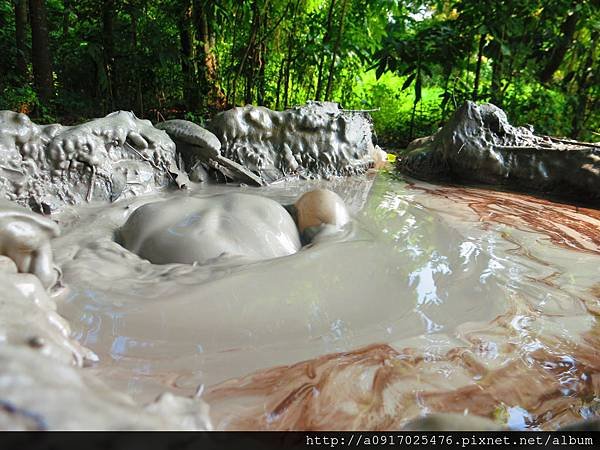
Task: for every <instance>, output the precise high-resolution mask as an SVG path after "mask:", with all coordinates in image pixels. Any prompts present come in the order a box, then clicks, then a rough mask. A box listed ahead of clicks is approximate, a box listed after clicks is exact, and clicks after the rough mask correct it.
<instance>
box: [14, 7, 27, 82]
mask: <svg viewBox="0 0 600 450" xmlns="http://www.w3.org/2000/svg"><path fill="white" fill-rule="evenodd" d="M14 1H15V39H16V44H17V72H18V74H19V75H20V76H21V77H22V78H24V79H26V78H27V75H28V73H27V72H28V71H27V0H14Z"/></svg>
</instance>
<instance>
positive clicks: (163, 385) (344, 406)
mask: <svg viewBox="0 0 600 450" xmlns="http://www.w3.org/2000/svg"><path fill="white" fill-rule="evenodd" d="M317 186H326V187H328V188H330V189H332V190H334V191H336V192H337V193H338V194H339V195H340V196H341V197H342V198H343V199H344V200H345V201H346V203H347V204H348V206H349V209H350V211H351V213H352V215H353V217H354V221H353V223H352V224H351V226H348V227H347V228H346V229H345V230H344V233H342V234H341V235H337V236H333V237H330V238H328V239H323V240H322V241H320V242H318V243H316V244H315V245H313V246H310V247H308V248H303V249H302V250H301V251H300V252H298V253H296V254H293V255H290V256H285V257H282V258H277V259H272V260H267V261H260V262H255V263H250V264H242V263H239V262H236V261H223V262H218V263H215V264H213V265H208V266H192V265H184V264H167V265H152V264H150V263H149V262H148V261H145V260H142V259H141V258H139V257H137V256H136V255H134V254H132V253H130V252H129V251H127V250H125V249H124V248H123V247H121V246H120V245H119V244H117V243H116V242H115V240H114V232H115V230H116V229H117V228H118V227H119V226H121V225H122V224H123V223H124V222H125V220H126V219H127V217H128V216H129V214H131V212H132V211H133V210H135V208H136V207H138V206H139V205H141V204H144V203H147V202H150V201H155V200H156V199H157V198H160V199H164V198H165V197H177V196H182V195H190V196H193V197H198V198H203V197H209V196H211V195H215V194H219V193H224V192H234V191H235V192H239V191H243V192H246V193H255V194H258V195H264V196H267V197H270V198H272V199H275V200H277V201H279V202H281V203H291V202H292V201H293V200H294V199H295V198H297V196H298V195H300V193H302V192H304V191H307V190H309V189H312V188H314V187H317ZM58 220H59V221H60V224H61V226H62V228H63V230H64V232H63V236H62V237H60V238H58V239H56V240H55V241H53V247H54V250H55V254H56V259H57V262H58V264H59V265H60V266H61V267H62V270H63V278H64V282H65V285H66V288H65V289H64V291H63V293H62V294H61V298H60V299H59V300H58V304H59V312H60V313H61V314H62V315H64V316H65V317H66V318H67V319H68V320H69V321H70V323H71V326H72V328H73V330H74V332H75V335H76V337H77V339H78V340H80V341H81V342H82V343H83V344H84V345H86V346H88V347H90V348H91V349H92V350H94V351H95V352H96V353H97V354H98V356H99V358H100V360H99V362H98V364H97V365H95V366H94V367H91V368H88V369H86V370H89V371H92V372H94V373H95V374H97V375H98V376H99V377H100V378H102V379H103V380H104V381H105V382H107V383H109V384H111V385H112V386H114V387H116V388H118V389H121V390H124V391H126V392H128V393H129V394H131V395H133V396H134V397H135V398H137V399H138V400H140V401H147V400H150V399H152V398H154V397H155V396H156V394H157V393H159V392H161V391H163V390H165V389H167V390H171V391H174V392H177V393H181V394H193V393H194V392H196V391H200V392H201V395H202V396H203V398H204V399H205V400H206V401H208V402H209V403H210V405H211V411H212V416H213V422H214V424H215V426H216V427H217V428H231V429H298V428H301V429H305V428H311V429H334V428H335V429H349V428H377V429H382V428H395V427H398V426H401V425H402V424H403V423H405V422H406V421H408V420H410V419H412V418H414V417H416V416H418V415H421V414H424V413H429V412H459V413H471V414H477V415H482V416H487V417H490V418H493V419H495V420H497V421H498V423H500V424H508V425H510V426H513V427H516V428H534V429H535V428H555V427H557V426H559V425H561V424H564V423H568V422H571V421H573V420H576V419H577V418H581V417H587V416H590V415H594V414H595V413H596V411H597V410H598V409H599V408H598V395H599V391H600V355H599V351H598V348H599V344H600V342H599V341H600V332H599V331H600V328H599V327H598V324H597V319H596V317H597V314H598V312H600V241H599V234H600V231H599V230H600V213H599V212H598V211H595V210H585V209H578V208H575V207H572V206H566V205H560V204H556V203H552V202H548V201H543V200H538V199H535V198H533V197H529V196H524V195H516V194H506V193H498V192H493V191H488V190H479V189H466V188H453V187H440V186H434V185H429V184H426V183H415V182H412V181H411V182H407V181H403V180H397V179H394V178H392V177H391V176H388V175H385V174H380V175H378V176H377V178H376V179H373V177H372V176H371V177H369V176H366V177H362V178H352V179H348V180H344V181H336V182H319V183H311V182H290V183H284V184H276V185H272V186H270V187H267V188H236V187H227V186H218V187H211V188H198V189H195V190H193V191H192V192H191V193H187V194H181V193H170V194H168V193H165V194H161V195H160V196H151V197H138V198H137V199H135V200H132V201H127V202H119V203H116V204H113V205H110V206H105V205H89V206H85V207H77V208H76V209H71V210H66V211H65V212H63V213H62V214H61V215H60V216H59V217H58Z"/></svg>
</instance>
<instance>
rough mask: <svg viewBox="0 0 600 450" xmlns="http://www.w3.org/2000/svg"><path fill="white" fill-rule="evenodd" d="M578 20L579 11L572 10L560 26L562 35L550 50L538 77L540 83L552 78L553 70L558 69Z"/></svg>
mask: <svg viewBox="0 0 600 450" xmlns="http://www.w3.org/2000/svg"><path fill="white" fill-rule="evenodd" d="M578 20H579V13H577V12H574V13H573V14H571V15H570V16H568V17H567V18H566V19H565V21H564V22H563V24H562V25H561V27H560V30H561V33H562V37H561V38H560V41H559V42H558V43H557V44H556V46H555V47H554V48H553V49H552V50H551V52H550V53H551V54H550V59H549V61H548V63H547V64H546V65H545V66H544V68H543V69H542V71H541V72H540V75H539V78H540V82H541V83H547V82H548V81H550V80H551V79H552V76H553V75H554V72H556V71H557V70H558V68H559V67H560V64H561V63H562V62H563V59H564V58H565V55H566V53H567V50H569V47H570V46H571V44H572V43H573V36H574V35H575V31H576V30H577V21H578Z"/></svg>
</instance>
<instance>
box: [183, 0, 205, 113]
mask: <svg viewBox="0 0 600 450" xmlns="http://www.w3.org/2000/svg"><path fill="white" fill-rule="evenodd" d="M178 25H179V42H180V44H181V48H180V50H181V55H180V56H181V72H182V75H183V101H184V103H185V106H186V109H187V110H189V111H198V109H199V107H200V96H199V91H198V86H197V85H196V65H195V64H194V40H193V34H192V29H191V25H192V4H191V3H190V1H189V0H187V1H184V2H182V12H181V15H180V16H179V23H178Z"/></svg>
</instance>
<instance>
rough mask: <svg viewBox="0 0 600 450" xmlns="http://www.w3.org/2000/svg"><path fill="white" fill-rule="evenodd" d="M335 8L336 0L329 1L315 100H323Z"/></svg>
mask: <svg viewBox="0 0 600 450" xmlns="http://www.w3.org/2000/svg"><path fill="white" fill-rule="evenodd" d="M334 9H335V0H331V2H330V3H329V10H328V11H327V27H326V29H325V35H324V36H323V45H322V50H321V56H320V58H319V68H318V72H317V91H316V92H315V100H321V91H322V90H323V81H324V80H323V75H324V74H323V68H324V66H325V56H326V55H325V49H326V48H327V44H329V41H330V40H331V32H332V29H331V27H332V21H333V11H334Z"/></svg>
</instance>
